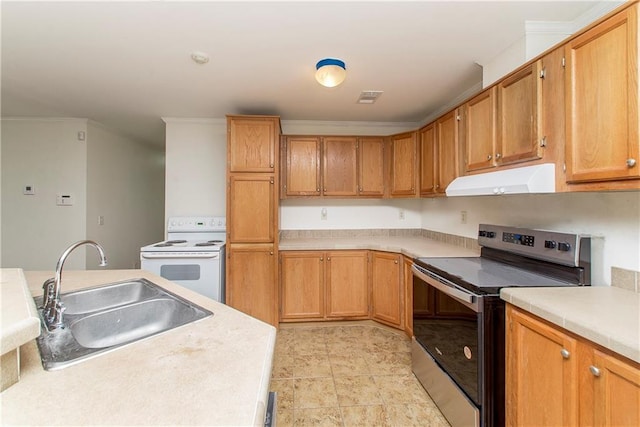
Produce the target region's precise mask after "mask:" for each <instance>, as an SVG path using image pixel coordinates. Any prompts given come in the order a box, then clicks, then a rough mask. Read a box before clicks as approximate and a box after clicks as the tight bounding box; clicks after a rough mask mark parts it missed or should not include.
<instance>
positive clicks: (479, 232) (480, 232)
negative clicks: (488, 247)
mask: <svg viewBox="0 0 640 427" xmlns="http://www.w3.org/2000/svg"><path fill="white" fill-rule="evenodd" d="M478 236H479V237H487V232H486V231H484V230H480V231H478Z"/></svg>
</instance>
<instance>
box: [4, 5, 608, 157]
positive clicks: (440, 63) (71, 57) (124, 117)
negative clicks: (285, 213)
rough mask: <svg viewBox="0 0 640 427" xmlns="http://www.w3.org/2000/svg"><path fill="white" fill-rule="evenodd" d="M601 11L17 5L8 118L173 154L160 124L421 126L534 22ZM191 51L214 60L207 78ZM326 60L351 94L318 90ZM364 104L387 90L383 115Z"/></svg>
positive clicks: (7, 45) (10, 33) (8, 24)
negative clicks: (244, 119)
mask: <svg viewBox="0 0 640 427" xmlns="http://www.w3.org/2000/svg"><path fill="white" fill-rule="evenodd" d="M597 3H599V2H596V1H566V2H560V1H535V2H534V1H501V2H487V1H468V2H462V1H412V2H397V1H386V2H385V1H377V2H363V1H356V2H336V1H324V2H303V1H297V2H266V1H262V2H164V1H152V2H7V1H3V2H2V3H1V6H0V7H1V16H2V52H1V53H2V86H1V90H2V104H1V108H2V110H1V111H2V115H3V116H4V117H8V116H39V117H42V116H45V117H85V118H89V119H92V120H95V121H97V122H100V123H103V124H105V125H107V126H109V127H112V128H114V129H117V130H119V131H121V132H122V133H124V134H128V135H130V136H132V137H134V138H136V139H138V140H140V141H143V142H149V143H156V144H160V145H162V144H163V143H164V124H163V122H162V120H161V117H188V118H203V117H212V118H222V117H224V115H225V114H276V115H280V116H281V117H282V118H283V119H287V120H331V121H382V122H419V121H421V120H423V119H424V118H425V117H427V116H428V115H429V114H430V113H432V112H434V111H436V110H438V109H439V108H442V106H443V105H445V104H446V103H447V102H449V101H451V100H452V99H453V98H455V97H456V96H457V95H459V94H461V93H463V92H465V91H466V90H468V89H469V88H471V87H473V86H477V85H478V83H479V82H480V81H481V80H482V70H481V67H480V66H479V65H477V63H476V62H479V63H482V62H484V61H487V60H489V59H491V58H493V57H495V56H496V55H497V54H498V53H500V52H501V51H503V50H504V49H505V48H507V47H508V46H510V45H511V44H512V43H514V42H515V41H517V40H518V39H520V38H521V37H522V36H523V35H524V31H525V21H526V20H534V21H571V20H573V19H575V18H576V17H577V16H579V15H581V14H582V13H584V12H585V11H587V10H588V9H589V8H591V7H593V6H594V5H595V4H597ZM192 51H203V52H206V53H208V54H209V55H210V57H211V60H210V62H209V63H208V64H206V65H198V64H196V63H194V62H193V61H192V60H191V59H190V54H191V52H192ZM325 57H336V58H340V59H342V60H344V61H345V62H346V66H347V71H348V75H347V80H346V81H345V82H344V83H343V84H342V85H341V86H339V87H337V88H332V89H328V88H324V87H322V86H320V85H319V84H317V83H316V81H315V80H314V72H315V64H316V62H317V61H318V60H320V59H322V58H325ZM362 90H383V91H384V94H383V95H382V96H381V97H380V98H379V100H378V101H377V103H376V104H374V105H360V104H356V100H357V98H358V95H359V93H360V92H361V91H362Z"/></svg>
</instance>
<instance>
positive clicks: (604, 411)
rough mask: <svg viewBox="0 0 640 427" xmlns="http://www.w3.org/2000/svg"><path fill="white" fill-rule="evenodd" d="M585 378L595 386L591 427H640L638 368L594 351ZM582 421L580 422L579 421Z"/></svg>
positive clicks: (639, 380) (639, 376) (583, 373)
mask: <svg viewBox="0 0 640 427" xmlns="http://www.w3.org/2000/svg"><path fill="white" fill-rule="evenodd" d="M581 375H588V376H589V377H590V378H591V380H592V382H593V384H594V399H593V402H594V406H593V409H594V421H595V422H594V425H596V426H638V425H640V369H638V367H637V366H632V365H631V364H630V363H627V362H624V361H622V360H621V359H619V358H616V357H614V356H611V355H609V354H605V353H603V352H601V351H598V350H595V349H594V350H593V365H592V366H590V367H589V372H588V373H587V372H581ZM581 421H582V420H581Z"/></svg>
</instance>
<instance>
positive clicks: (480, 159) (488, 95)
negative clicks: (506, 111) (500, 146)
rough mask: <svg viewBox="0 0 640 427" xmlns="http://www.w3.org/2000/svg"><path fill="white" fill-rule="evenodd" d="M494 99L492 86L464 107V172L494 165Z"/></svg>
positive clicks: (495, 112)
mask: <svg viewBox="0 0 640 427" xmlns="http://www.w3.org/2000/svg"><path fill="white" fill-rule="evenodd" d="M496 98H497V96H496V87H495V86H494V87H492V88H490V89H487V90H485V91H484V92H482V93H481V94H479V95H477V96H476V97H474V98H473V99H471V100H470V101H468V102H467V103H466V104H465V105H464V113H463V114H464V118H465V126H464V130H465V138H464V139H465V156H466V157H465V171H466V172H470V171H475V170H480V169H487V168H491V167H494V166H495V165H496V163H495V155H496V116H497V103H496Z"/></svg>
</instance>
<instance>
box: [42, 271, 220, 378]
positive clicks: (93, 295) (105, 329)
mask: <svg viewBox="0 0 640 427" xmlns="http://www.w3.org/2000/svg"><path fill="white" fill-rule="evenodd" d="M61 299H62V301H63V303H64V304H65V306H66V307H68V308H67V310H66V311H65V313H64V318H63V319H64V325H63V327H61V328H58V329H54V330H52V331H48V330H47V328H46V327H43V328H42V330H43V332H42V334H41V335H40V336H39V337H38V339H37V343H38V348H39V349H40V356H41V358H42V364H43V366H44V368H45V369H46V370H55V369H61V368H64V367H66V366H69V365H71V364H74V363H78V362H80V361H82V360H86V359H88V358H90V357H94V356H96V355H99V354H101V353H104V352H107V351H110V350H113V349H115V348H118V347H121V346H124V345H126V344H130V343H133V342H135V341H138V340H140V339H143V338H147V337H150V336H152V335H156V334H159V333H162V332H165V331H168V330H171V329H174V328H177V327H178V326H182V325H186V324H188V323H191V322H194V321H196V320H199V319H204V318H206V317H209V316H212V315H213V313H212V312H211V311H209V310H206V309H204V308H202V307H200V306H198V305H196V304H193V303H191V302H189V301H187V300H185V299H183V298H181V297H179V296H177V295H175V294H172V293H171V292H169V291H167V290H165V289H163V288H162V287H160V286H158V285H156V284H155V283H152V282H150V281H148V280H146V279H135V280H130V281H125V282H117V283H110V284H107V285H104V286H99V287H95V288H89V289H83V290H79V291H75V292H67V293H64V294H62V295H61ZM35 301H36V305H37V306H38V309H39V312H40V315H41V317H42V298H41V297H37V298H35ZM43 326H44V324H43Z"/></svg>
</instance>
